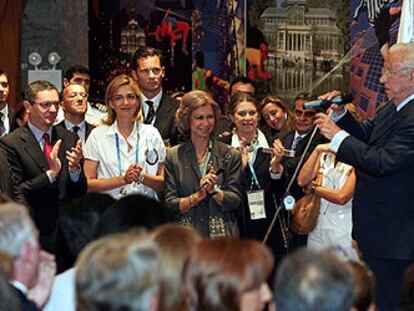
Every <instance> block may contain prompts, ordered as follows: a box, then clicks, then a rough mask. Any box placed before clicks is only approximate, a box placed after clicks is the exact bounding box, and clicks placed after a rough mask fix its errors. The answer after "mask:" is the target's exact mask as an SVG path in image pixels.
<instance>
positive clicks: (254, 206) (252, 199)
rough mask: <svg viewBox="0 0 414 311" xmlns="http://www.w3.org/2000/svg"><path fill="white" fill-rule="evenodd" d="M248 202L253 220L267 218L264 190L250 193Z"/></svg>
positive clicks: (248, 193)
mask: <svg viewBox="0 0 414 311" xmlns="http://www.w3.org/2000/svg"><path fill="white" fill-rule="evenodd" d="M247 201H248V203H249V212H250V219H251V220H255V219H263V218H266V210H265V201H264V191H263V190H252V191H248V192H247Z"/></svg>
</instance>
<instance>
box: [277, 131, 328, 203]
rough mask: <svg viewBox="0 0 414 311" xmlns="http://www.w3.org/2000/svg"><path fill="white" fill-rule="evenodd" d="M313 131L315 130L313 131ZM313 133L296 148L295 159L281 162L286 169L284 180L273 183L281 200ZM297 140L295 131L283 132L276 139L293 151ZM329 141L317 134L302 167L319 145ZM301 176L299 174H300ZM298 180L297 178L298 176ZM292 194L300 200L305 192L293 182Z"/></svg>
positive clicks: (283, 175)
mask: <svg viewBox="0 0 414 311" xmlns="http://www.w3.org/2000/svg"><path fill="white" fill-rule="evenodd" d="M312 131H313V130H312ZM312 131H311V132H309V133H308V135H306V136H305V137H304V138H302V139H301V140H300V141H299V142H298V144H297V145H296V148H295V156H294V157H293V158H288V157H284V158H283V159H282V161H281V164H282V166H283V168H284V170H283V174H282V178H281V179H280V180H276V181H273V183H274V184H275V191H276V196H277V198H279V199H280V198H281V197H282V196H283V195H284V194H285V191H286V188H287V186H288V183H289V181H290V179H291V177H292V176H293V173H294V172H295V169H296V167H297V166H298V164H299V160H300V157H301V156H302V154H303V152H304V151H305V148H306V145H307V144H308V142H309V139H310V137H311V134H312ZM294 138H295V131H294V130H292V131H288V132H282V133H280V134H279V135H277V136H276V137H275V139H280V140H281V142H282V144H283V146H285V148H288V149H291V147H292V143H293V140H294ZM327 142H328V140H327V139H326V138H324V137H323V136H322V135H321V134H319V132H317V133H316V135H315V137H314V138H313V140H312V142H311V145H310V147H309V149H308V151H307V153H306V155H305V158H304V161H303V162H302V165H303V164H304V163H305V162H306V160H307V159H308V157H309V156H310V154H311V153H312V151H313V150H314V149H315V147H316V146H317V145H319V144H324V143H327ZM298 174H299V173H298ZM296 178H297V176H296ZM290 194H291V195H292V196H293V197H294V198H295V199H296V200H299V199H300V198H301V197H302V196H303V195H304V193H303V190H302V188H301V187H299V186H298V184H297V182H296V180H295V181H294V182H293V184H292V187H291V190H290Z"/></svg>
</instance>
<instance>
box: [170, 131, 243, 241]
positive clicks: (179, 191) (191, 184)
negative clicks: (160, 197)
mask: <svg viewBox="0 0 414 311" xmlns="http://www.w3.org/2000/svg"><path fill="white" fill-rule="evenodd" d="M210 159H211V160H210V163H211V164H212V165H213V167H214V168H215V169H216V170H217V171H218V170H220V169H223V171H222V173H220V174H218V177H219V182H218V185H220V186H221V187H222V188H221V189H222V190H223V191H224V198H223V204H222V205H221V206H219V205H218V204H217V203H216V202H215V201H214V199H212V198H206V199H205V200H204V201H203V202H200V203H199V204H198V205H197V206H195V207H193V208H191V209H190V210H189V211H188V212H186V213H183V214H182V213H180V211H179V201H180V199H181V198H182V197H186V196H189V195H191V194H192V193H194V192H196V191H197V190H198V189H199V184H200V179H201V175H200V171H199V168H198V164H197V158H196V154H195V150H194V147H193V145H192V143H191V140H190V139H188V140H187V141H186V142H185V143H183V144H180V145H178V146H175V147H173V148H170V149H169V150H168V152H167V157H166V159H165V204H166V207H167V208H169V209H170V210H171V211H172V212H173V213H174V216H175V220H177V221H180V222H182V221H183V218H186V219H191V222H192V224H193V226H194V227H195V228H196V229H198V230H199V231H200V233H201V234H202V235H203V236H208V235H209V233H210V230H209V217H215V216H218V217H222V218H223V219H224V221H225V222H226V225H228V226H227V228H226V229H230V228H232V229H234V225H235V224H236V217H235V210H236V209H237V208H238V207H239V205H240V202H241V196H242V195H241V184H240V175H241V157H240V154H239V153H238V152H237V151H236V150H235V149H232V148H230V147H229V146H227V145H226V144H223V143H221V142H219V141H216V140H213V146H212V149H211V158H210ZM232 233H234V232H232Z"/></svg>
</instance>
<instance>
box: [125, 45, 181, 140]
mask: <svg viewBox="0 0 414 311" xmlns="http://www.w3.org/2000/svg"><path fill="white" fill-rule="evenodd" d="M131 66H132V76H133V78H134V79H135V80H136V81H137V83H138V86H139V88H140V90H141V100H142V103H143V105H142V110H143V111H142V112H143V115H144V123H146V124H152V125H153V126H155V127H156V128H157V129H158V131H159V132H160V134H161V137H162V138H163V139H164V141H165V142H166V143H167V144H168V143H169V144H170V145H171V146H174V145H176V144H177V142H178V130H177V126H176V124H175V112H176V111H177V109H178V106H179V102H178V101H177V100H175V99H173V98H171V97H170V96H168V95H167V94H165V93H164V92H163V90H162V79H163V78H164V75H165V70H164V66H163V65H162V54H161V52H159V51H158V50H156V49H153V48H150V47H142V48H139V49H138V50H137V51H136V52H135V54H134V56H133V57H132V61H131Z"/></svg>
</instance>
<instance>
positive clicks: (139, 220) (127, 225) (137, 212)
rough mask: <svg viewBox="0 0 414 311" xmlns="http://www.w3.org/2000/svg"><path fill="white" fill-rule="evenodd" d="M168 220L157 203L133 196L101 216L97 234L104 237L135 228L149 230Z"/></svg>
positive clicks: (163, 209) (116, 204) (163, 210)
mask: <svg viewBox="0 0 414 311" xmlns="http://www.w3.org/2000/svg"><path fill="white" fill-rule="evenodd" d="M170 219H171V217H170V214H169V212H168V211H167V210H166V209H165V208H164V206H162V205H161V204H160V203H159V202H158V201H155V200H153V199H151V198H148V197H146V196H143V195H140V194H133V195H129V196H126V197H123V198H122V199H120V200H119V201H117V202H115V203H114V204H113V205H112V206H111V207H110V208H108V209H107V210H106V211H105V212H104V213H103V214H102V219H101V222H100V224H99V228H98V233H97V234H99V236H105V235H107V234H112V233H120V232H125V231H127V230H129V229H132V228H136V227H141V228H145V229H148V230H151V229H153V228H155V227H156V226H158V225H161V224H163V223H166V222H168V221H169V220H170Z"/></svg>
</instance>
